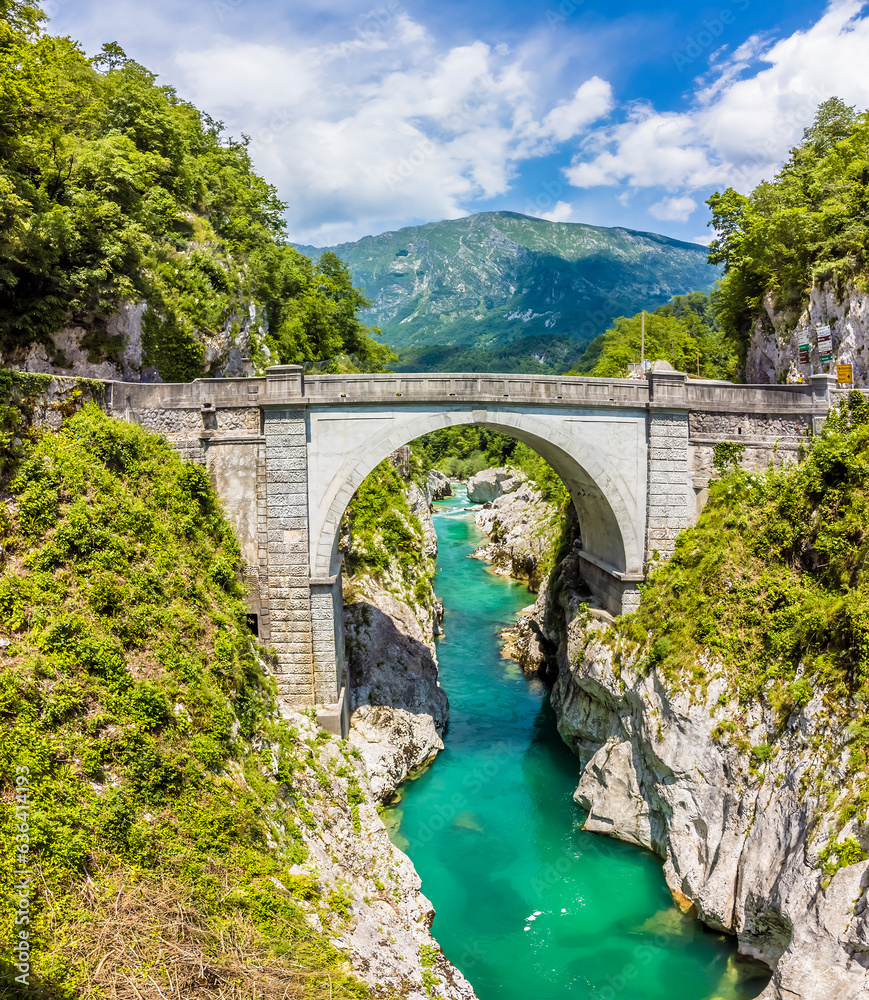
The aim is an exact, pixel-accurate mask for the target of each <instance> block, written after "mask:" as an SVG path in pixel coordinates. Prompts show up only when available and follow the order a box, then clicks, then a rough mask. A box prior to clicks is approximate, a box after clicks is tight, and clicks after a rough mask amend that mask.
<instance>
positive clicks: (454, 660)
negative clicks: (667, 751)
mask: <svg viewBox="0 0 869 1000" xmlns="http://www.w3.org/2000/svg"><path fill="white" fill-rule="evenodd" d="M435 526H436V528H437V533H438V549H439V551H438V573H437V579H436V581H435V587H436V590H437V593H438V596H439V597H440V599H441V600H443V601H444V604H445V608H446V614H445V618H444V630H445V635H444V636H443V637H442V638H441V639H440V640H439V641H438V659H439V662H440V677H441V684H442V685H443V687H444V689H445V690H446V692H447V694H448V695H449V699H450V725H449V730H448V733H447V736H446V740H445V743H446V749H445V750H444V751H443V753H441V754H440V755H439V756H438V758H437V760H436V761H435V763H434V764H433V765H432V766H431V767H430V768H429V769H428V770H426V771H425V772H424V773H423V774H422V775H421V776H420V777H418V778H416V779H415V780H413V781H409V782H407V783H406V784H405V785H404V787H403V789H402V794H401V798H400V800H399V801H398V803H397V804H396V805H395V806H394V807H392V808H391V809H390V810H389V812H388V814H387V817H386V818H387V821H388V826H389V827H390V830H391V835H392V837H393V840H394V842H395V843H396V844H397V845H398V846H399V847H400V848H402V850H404V851H406V853H407V854H408V855H410V857H411V859H412V860H413V862H414V864H415V865H416V868H417V870H418V871H419V874H420V876H421V878H422V888H423V892H424V893H425V894H426V895H427V896H428V897H429V899H431V901H432V903H433V904H434V906H435V909H436V910H437V917H436V918H435V922H434V928H433V933H434V935H435V937H436V938H437V939H438V941H439V942H440V944H441V946H442V947H443V950H444V952H445V954H446V955H447V957H448V958H449V959H450V960H451V961H452V962H453V963H454V964H455V965H457V966H458V967H459V968H460V969H461V970H462V972H463V973H464V974H465V975H466V976H467V978H468V979H469V980H470V981H471V983H472V984H473V986H474V988H475V989H476V991H477V995H478V996H479V998H480V1000H532V998H535V1000H567V998H570V1000H615V998H616V997H620V998H624V1000H628V998H629V1000H712V998H715V1000H749V998H751V997H755V996H757V994H758V993H759V992H760V991H761V990H762V989H763V987H764V986H765V985H766V982H767V981H768V978H769V977H768V976H762V977H760V978H758V977H757V972H758V970H757V967H756V966H752V965H746V964H744V963H743V962H742V961H741V960H738V959H737V957H736V953H735V948H734V946H733V942H732V940H730V939H727V938H725V937H724V936H722V935H718V934H712V933H708V932H705V931H704V930H703V929H702V928H701V927H700V925H699V924H698V923H697V922H696V921H694V920H692V919H691V918H689V917H683V916H682V915H681V914H680V913H679V911H678V910H677V909H676V908H675V907H674V906H673V904H672V900H671V897H670V894H669V892H668V891H667V887H666V885H665V883H664V877H663V874H662V871H661V863H660V861H659V860H658V859H657V858H656V857H654V856H653V855H652V854H650V853H648V852H646V851H643V850H640V849H638V848H635V847H632V846H630V845H627V844H623V843H620V842H619V841H614V840H610V839H608V838H605V837H599V836H596V835H594V834H588V833H584V832H583V831H582V830H581V825H582V820H583V814H582V811H581V810H580V809H579V807H578V806H577V805H576V804H575V803H574V802H573V798H572V795H573V791H574V789H575V787H576V783H577V779H578V771H579V767H578V762H577V760H576V758H575V757H574V756H573V755H572V754H571V753H570V752H569V751H568V750H567V748H566V747H565V746H564V744H563V743H562V742H561V740H560V738H559V736H558V733H557V732H556V728H555V716H554V713H553V711H552V709H551V708H550V706H549V700H548V694H547V690H546V687H545V686H544V685H543V684H542V683H541V682H540V681H539V680H536V679H529V678H526V677H525V676H524V675H523V673H522V671H521V670H520V669H519V668H518V667H517V666H516V665H515V664H513V663H512V662H510V661H509V660H505V659H504V658H503V657H502V655H501V651H500V640H499V632H500V629H501V628H502V627H503V626H504V625H506V624H507V623H509V622H510V621H512V620H513V618H514V616H515V614H516V612H518V611H519V610H520V609H521V608H522V607H524V606H525V605H527V604H528V603H530V595H529V594H528V591H527V590H526V589H525V587H524V586H523V585H521V584H519V583H517V582H515V581H512V580H506V579H504V578H502V577H498V576H495V575H493V574H492V573H491V572H489V571H488V570H487V568H486V566H485V565H484V564H483V563H481V562H480V561H478V560H475V559H470V558H469V556H470V553H471V552H472V551H473V550H474V548H475V547H476V546H477V545H478V544H480V542H481V541H482V536H481V534H480V532H479V531H478V529H477V528H476V526H475V525H474V522H473V517H472V515H471V513H470V510H469V505H468V502H467V500H466V498H465V496H464V493H463V492H462V493H461V494H460V495H459V496H457V497H455V498H452V499H450V500H444V501H441V502H439V503H437V504H435Z"/></svg>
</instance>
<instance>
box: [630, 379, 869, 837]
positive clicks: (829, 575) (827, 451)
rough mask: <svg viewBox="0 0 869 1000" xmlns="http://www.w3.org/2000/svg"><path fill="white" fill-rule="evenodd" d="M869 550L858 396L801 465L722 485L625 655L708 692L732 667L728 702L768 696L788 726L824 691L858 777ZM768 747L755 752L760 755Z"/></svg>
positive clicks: (668, 569)
mask: <svg viewBox="0 0 869 1000" xmlns="http://www.w3.org/2000/svg"><path fill="white" fill-rule="evenodd" d="M731 464H733V456H731ZM867 555H869V401H867V399H866V398H865V397H864V396H863V394H862V393H859V392H851V393H849V395H848V396H847V397H846V398H845V399H844V400H843V403H842V405H841V408H840V410H839V412H837V413H833V414H831V416H830V417H829V418H828V420H827V422H826V424H825V425H824V428H823V430H822V432H821V433H820V434H819V435H818V436H816V437H815V438H814V439H812V440H810V441H809V442H808V445H807V449H806V454H805V457H804V459H803V460H802V461H801V462H800V463H799V464H798V465H797V466H785V467H783V468H781V469H779V470H776V471H774V470H772V469H770V470H768V471H765V472H759V473H749V472H746V471H744V470H742V469H740V468H738V467H732V468H731V469H730V470H729V471H728V472H727V473H726V474H725V475H723V476H722V477H721V479H719V480H718V481H716V482H713V483H712V484H711V486H710V491H709V501H708V503H707V504H706V507H705V509H704V510H703V513H702V514H701V515H700V518H699V520H698V522H697V524H696V526H694V527H693V528H689V529H687V530H685V531H683V532H682V533H681V534H680V535H679V538H678V539H677V542H676V551H675V554H674V555H673V557H672V558H671V559H670V561H669V562H668V563H666V564H664V565H661V566H659V567H658V568H657V569H656V570H655V571H654V572H653V573H652V574H651V576H650V578H649V580H648V582H647V583H646V584H645V585H644V586H643V588H642V601H641V604H640V607H639V610H638V611H637V612H635V613H634V614H633V615H630V616H627V617H626V618H624V619H622V620H621V621H620V623H619V627H618V631H619V633H620V635H621V639H620V640H619V642H620V645H621V655H624V654H625V653H628V654H629V655H631V654H633V655H636V654H637V653H640V652H642V658H641V660H640V664H641V666H642V667H644V668H645V669H651V668H655V669H656V671H657V673H658V675H659V676H661V677H662V678H664V679H665V680H666V681H667V683H668V684H670V685H671V686H672V687H673V688H674V689H681V690H687V691H689V692H700V691H702V690H704V689H705V686H706V684H707V682H708V681H709V680H711V679H712V677H713V676H716V677H722V676H723V678H724V680H725V682H726V684H727V694H726V695H722V696H721V703H722V704H728V705H731V706H732V708H733V712H734V713H735V718H736V719H738V718H740V717H741V714H742V712H743V711H744V710H745V709H746V708H747V707H748V706H749V705H750V704H752V703H754V702H757V701H762V702H763V703H764V704H765V705H767V706H770V707H771V708H772V709H773V710H774V712H775V714H776V716H777V718H778V720H779V726H780V731H784V728H785V725H786V723H787V721H788V719H789V717H790V716H791V715H792V713H793V712H794V711H799V710H800V709H802V708H804V707H805V706H807V705H808V703H809V702H810V701H811V700H812V699H813V697H814V696H815V695H817V696H818V698H819V700H818V701H816V702H815V705H816V706H817V707H816V709H815V711H817V712H826V713H828V714H829V716H830V717H832V718H836V719H839V720H840V721H842V723H843V724H844V725H845V726H846V727H847V728H846V730H845V734H844V738H845V742H846V743H847V744H849V747H850V750H849V758H848V760H849V764H848V768H849V772H850V774H851V775H852V776H854V775H857V774H859V772H860V771H861V770H862V769H864V768H865V767H866V766H867V764H869V726H867V725H866V724H865V722H863V721H862V720H863V717H864V714H865V704H866V699H867V696H869V565H867ZM737 732H738V727H735V726H734V725H731V724H730V723H727V724H725V726H724V728H723V729H722V730H721V734H722V736H726V735H727V734H728V733H729V734H736V733H737ZM742 742H743V743H744V742H745V741H742ZM831 745H832V744H831ZM743 749H746V750H748V749H751V748H750V747H748V746H747V745H746V746H744V747H743ZM755 751H756V752H755ZM768 752H771V749H770V747H768V746H766V747H761V748H760V749H758V748H754V751H753V756H754V757H755V758H756V762H762V759H765V758H763V755H764V754H767V753H768ZM857 787H858V792H857V794H856V798H855V797H853V796H852V797H851V798H850V800H849V801H846V802H845V804H844V805H843V807H842V812H841V814H840V816H839V824H840V826H841V825H842V824H843V823H844V822H845V821H846V820H847V819H848V818H849V816H852V815H855V814H856V813H857V812H858V811H860V812H861V813H862V812H864V811H865V809H866V807H867V805H869V789H867V788H866V786H865V782H860V781H858V782H857ZM859 788H862V790H859Z"/></svg>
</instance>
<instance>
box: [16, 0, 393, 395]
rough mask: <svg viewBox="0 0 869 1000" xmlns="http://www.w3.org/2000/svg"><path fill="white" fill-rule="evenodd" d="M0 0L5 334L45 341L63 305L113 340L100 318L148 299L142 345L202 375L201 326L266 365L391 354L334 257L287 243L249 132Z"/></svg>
mask: <svg viewBox="0 0 869 1000" xmlns="http://www.w3.org/2000/svg"><path fill="white" fill-rule="evenodd" d="M0 12H2V14H3V20H2V21H0V349H2V350H3V351H4V352H6V353H7V354H8V353H9V352H10V351H14V350H15V349H16V348H20V347H22V346H27V345H29V344H30V343H32V342H34V341H37V342H42V343H44V344H46V345H50V344H51V341H50V337H51V334H53V333H55V332H56V331H57V330H59V329H60V328H61V327H63V326H64V325H65V324H67V323H69V322H70V321H72V322H74V323H76V324H79V325H81V326H83V327H85V328H86V329H88V330H89V331H90V333H89V334H88V337H87V338H86V340H87V342H88V344H89V345H90V347H91V348H92V350H93V352H94V353H95V354H96V355H97V356H111V354H112V352H113V351H116V350H117V348H118V346H119V345H118V344H114V343H112V342H111V340H110V338H108V337H107V335H106V321H107V319H108V318H109V317H110V316H111V315H112V314H113V313H114V312H115V311H116V310H117V308H118V305H119V304H120V303H124V302H144V303H145V305H146V311H145V318H144V322H143V345H144V348H145V355H146V356H145V360H146V363H150V364H154V365H156V367H157V369H158V371H159V372H160V374H161V376H162V377H163V378H165V379H189V378H193V377H196V376H198V375H202V374H206V363H205V357H206V351H205V345H206V343H207V341H208V340H209V339H213V338H214V337H216V336H217V335H218V334H219V333H220V332H221V331H226V330H231V329H232V328H233V327H235V328H236V332H237V333H238V332H240V331H241V326H242V324H246V328H249V331H250V335H251V347H252V355H253V357H254V360H255V361H256V362H258V363H260V364H265V363H268V362H269V360H271V362H272V363H274V362H275V361H279V362H296V361H310V360H314V359H320V358H326V357H330V356H332V355H334V354H343V353H352V354H353V355H354V357H355V358H356V359H357V364H359V365H361V366H363V367H373V368H375V369H380V368H382V367H383V365H384V364H385V363H386V362H387V361H388V360H390V359H391V357H392V356H391V354H390V352H389V351H388V349H387V348H385V347H384V346H383V345H381V344H378V343H377V342H375V341H373V340H372V339H371V338H370V336H369V333H370V332H371V331H369V329H368V328H367V327H366V326H365V325H364V324H363V323H362V321H361V320H360V319H359V312H360V311H361V310H363V309H365V308H366V307H367V305H368V302H367V300H366V299H365V297H364V296H363V295H362V293H361V292H360V291H359V290H358V289H355V288H354V287H353V283H352V278H351V276H350V274H349V272H348V271H347V269H346V267H345V266H344V265H343V264H342V263H341V261H340V260H338V258H337V257H334V255H330V256H331V257H334V259H328V260H326V259H325V258H324V260H323V261H321V262H320V264H319V265H318V266H317V267H314V265H313V263H312V262H311V261H310V260H308V259H307V258H306V257H303V255H301V254H299V253H298V252H297V251H296V250H294V249H293V248H292V247H289V246H287V245H286V243H285V235H286V234H285V228H284V222H283V211H284V207H285V206H284V205H283V203H282V202H281V201H280V199H279V198H278V196H277V192H276V191H275V189H274V188H273V187H272V186H271V185H269V184H268V183H266V181H264V180H263V179H262V178H261V177H259V176H258V175H257V174H256V173H255V172H254V170H253V167H252V164H251V161H250V156H249V153H248V150H247V145H246V142H238V141H235V140H233V139H230V138H228V137H227V136H225V134H224V132H223V126H222V124H221V123H220V122H216V121H214V120H213V119H212V118H210V117H209V116H208V115H207V114H204V113H203V112H200V111H199V110H197V109H196V108H195V107H193V105H191V104H189V103H188V102H186V101H184V100H182V99H181V98H179V97H178V95H177V94H176V93H175V91H174V90H173V89H172V88H171V87H165V86H161V85H159V84H158V82H157V78H156V77H155V75H154V74H153V73H151V72H150V71H149V70H147V69H146V68H145V67H143V66H141V65H139V64H138V63H136V62H135V61H134V60H131V59H129V58H128V57H127V55H126V53H125V52H124V50H123V49H122V48H121V46H120V45H118V43H117V42H108V43H106V44H105V45H104V46H103V48H102V51H101V53H100V54H99V55H97V56H96V57H94V58H93V59H88V58H87V56H86V55H85V53H84V52H83V51H82V49H81V47H80V46H79V45H78V44H77V43H75V42H73V41H71V40H70V39H66V38H57V37H53V36H51V35H48V34H46V33H44V32H43V31H42V30H41V22H42V20H43V19H44V15H43V14H42V12H41V10H40V9H39V8H38V7H37V6H35V5H32V4H26V3H20V2H10V0H0ZM251 304H253V305H254V307H255V310H256V314H255V317H254V319H253V320H251V317H250V306H251ZM375 332H379V331H375ZM57 360H58V361H59V362H61V363H62V360H63V359H62V358H58V359H57Z"/></svg>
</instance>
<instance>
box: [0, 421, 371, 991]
mask: <svg viewBox="0 0 869 1000" xmlns="http://www.w3.org/2000/svg"><path fill="white" fill-rule="evenodd" d="M4 473H5V482H4V486H5V498H6V499H5V503H4V504H3V506H2V508H0V509H2V521H0V536H2V567H0V569H2V572H0V632H2V635H3V636H4V637H5V641H6V644H5V645H4V646H3V648H2V649H0V907H2V909H0V913H2V916H0V921H2V922H0V942H2V947H0V981H3V982H5V983H6V984H7V985H6V986H5V987H4V989H6V990H7V994H6V995H9V992H11V991H12V990H15V989H16V986H15V983H14V979H15V976H16V975H18V973H17V972H16V970H15V968H14V965H13V964H12V959H11V954H10V952H11V942H12V941H13V940H14V938H13V936H12V935H13V934H16V935H17V928H15V927H13V926H12V921H13V917H14V914H15V909H16V906H15V901H16V900H17V897H18V895H19V894H18V892H17V891H16V890H15V889H14V886H15V883H16V881H17V878H16V876H15V870H16V868H17V864H16V854H15V848H16V839H15V838H16V835H17V827H16V811H15V798H14V795H15V784H14V782H15V775H16V774H19V773H21V772H20V771H19V770H16V769H25V768H26V769H27V770H26V772H25V773H26V774H27V777H28V780H29V789H30V791H29V795H30V803H29V805H30V812H29V819H28V822H29V827H30V829H29V857H28V861H29V864H30V865H31V867H32V869H33V870H34V873H35V875H34V885H33V887H32V890H31V892H30V903H31V908H32V909H31V919H32V924H31V927H30V929H31V932H32V942H31V943H32V948H33V951H32V955H33V961H34V965H33V977H32V980H31V982H32V984H33V985H34V986H39V987H40V988H42V989H44V990H46V991H48V995H50V996H53V997H58V998H72V997H79V996H82V997H83V996H97V995H103V994H101V993H100V990H103V991H105V990H108V992H109V994H112V991H119V992H115V993H114V994H113V995H119V996H125V995H129V996H131V997H133V996H148V995H151V996H158V995H163V994H162V993H160V992H159V991H160V990H163V991H165V994H166V995H170V996H171V995H175V992H174V991H175V988H176V987H178V986H179V985H180V986H181V987H184V988H185V989H187V988H189V989H190V990H191V991H192V992H193V993H195V994H196V995H203V996H214V997H218V996H221V997H222V996H227V997H228V996H230V995H231V996H233V997H238V998H240V1000H241V998H244V997H249V996H250V997H253V996H257V997H262V996H265V997H272V996H275V997H280V996H284V995H286V996H295V997H301V996H305V997H319V996H323V997H325V996H333V995H334V996H335V997H359V996H365V995H367V988H366V987H364V986H363V985H362V984H360V983H359V982H358V981H357V980H355V979H354V978H353V977H352V976H351V975H350V974H349V973H348V971H347V965H346V962H345V960H344V958H343V956H342V955H341V954H340V953H339V952H337V951H336V950H335V949H334V948H333V947H332V946H331V945H330V944H329V942H328V940H327V938H328V936H329V934H330V931H329V925H330V922H331V921H332V920H338V921H339V923H340V921H341V920H342V919H343V916H342V911H343V912H344V914H345V915H346V907H347V903H346V900H331V901H330V900H325V901H320V900H318V892H319V890H318V887H317V885H316V882H315V881H314V880H311V879H310V878H307V879H306V878H305V877H300V876H298V875H294V874H293V873H292V872H291V870H290V869H291V868H292V866H293V865H294V864H296V863H299V862H301V861H303V860H304V859H305V856H306V848H305V846H304V844H303V840H302V835H301V832H300V825H299V820H301V822H302V823H309V822H312V817H311V814H310V812H309V811H308V807H307V805H306V803H305V801H304V796H302V795H301V794H300V793H299V791H298V789H297V788H294V780H295V778H294V776H297V775H300V774H302V773H303V772H304V771H305V769H306V768H310V767H312V766H313V767H315V768H316V765H315V764H311V761H310V760H309V759H308V758H312V753H313V751H312V749H311V748H310V747H308V746H306V745H305V743H304V742H303V741H302V740H300V739H299V738H298V736H297V734H296V733H295V732H294V731H293V730H291V729H289V728H288V727H287V725H286V724H284V723H282V722H280V721H278V720H277V719H276V718H275V714H274V696H273V690H272V685H271V682H270V681H269V679H268V678H267V676H266V675H265V673H264V671H263V669H262V665H261V662H260V660H259V659H258V654H257V651H256V648H255V646H254V645H253V642H252V640H251V637H250V635H249V634H248V632H247V629H246V622H245V606H244V603H243V600H242V598H243V593H242V588H241V585H240V584H239V582H238V578H237V573H238V560H239V551H238V546H237V543H236V541H235V539H234V537H233V534H232V531H231V529H230V526H229V524H228V522H227V521H226V520H225V518H224V516H223V514H222V512H221V509H220V506H219V503H218V501H217V498H216V497H215V494H214V492H213V491H212V489H211V486H210V484H209V481H208V478H207V475H206V473H205V471H204V470H203V469H202V468H200V467H198V466H194V465H190V464H185V463H183V462H182V461H181V460H180V459H179V458H178V456H177V455H176V454H175V453H174V452H173V451H172V450H171V449H170V447H169V446H168V445H167V444H166V443H165V442H164V441H162V440H161V439H159V438H157V437H155V436H153V435H151V434H149V433H147V432H146V431H144V430H142V429H141V428H139V427H136V426H134V425H131V424H126V423H121V422H117V421H114V420H112V419H110V418H108V417H106V416H105V415H104V414H103V413H102V412H101V411H100V410H99V409H98V408H97V407H96V406H94V405H93V404H90V405H87V406H86V407H85V408H84V409H82V410H81V411H80V412H78V413H77V414H75V415H73V416H71V417H70V418H69V419H68V420H67V421H66V423H65V425H64V426H63V427H62V429H61V430H60V431H59V432H57V433H52V432H46V433H44V434H42V435H41V436H39V437H38V438H37V439H36V441H35V442H34V443H32V444H30V445H26V446H25V454H24V456H23V458H22V460H21V461H20V464H18V466H17V468H16V469H14V470H13V469H10V468H9V461H8V460H7V465H6V468H5V469H4ZM10 474H11V476H12V478H11V481H10ZM347 763H348V764H349V763H350V762H349V760H348V762H347ZM347 773H348V774H349V773H350V771H349V770H348V772H347ZM318 777H319V781H320V784H322V785H323V786H324V787H327V788H330V789H331V787H332V786H331V784H330V783H331V782H332V780H333V777H332V776H330V775H328V774H319V776H318ZM350 785H353V779H352V777H351V781H350ZM355 787H356V790H357V791H358V786H355ZM342 789H343V791H342ZM351 793H352V788H351V789H350V792H348V790H347V789H345V788H344V786H343V785H341V783H340V782H339V781H336V787H335V789H334V790H332V791H330V795H332V796H333V797H334V796H338V797H340V796H342V795H345V796H346V795H348V794H351ZM294 896H295V898H294ZM300 897H303V898H307V899H309V900H313V903H314V904H316V905H319V904H320V903H322V906H321V907H320V917H321V921H322V926H323V927H324V933H323V934H318V933H316V932H314V931H313V930H311V929H310V927H309V925H308V923H307V921H306V919H305V917H304V915H303V913H302V910H301V908H300V905H299V902H298V900H299V898H300ZM179 956H181V957H180V958H179ZM185 956H186V957H185ZM182 959H183V961H182ZM185 962H186V963H187V964H186V965H185ZM179 963H180V964H179ZM173 977H174V978H173ZM179 977H181V979H179ZM184 977H186V979H185V978H184ZM131 983H132V985H130V984H131ZM140 990H141V991H143V992H139V991H140ZM18 993H19V994H20V995H22V996H24V995H27V990H26V989H25V988H24V987H23V986H22V987H20V988H18ZM12 995H15V994H14V993H13V994H12ZM33 995H46V994H44V993H43V994H36V993H34V994H33ZM179 995H180V994H179Z"/></svg>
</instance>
